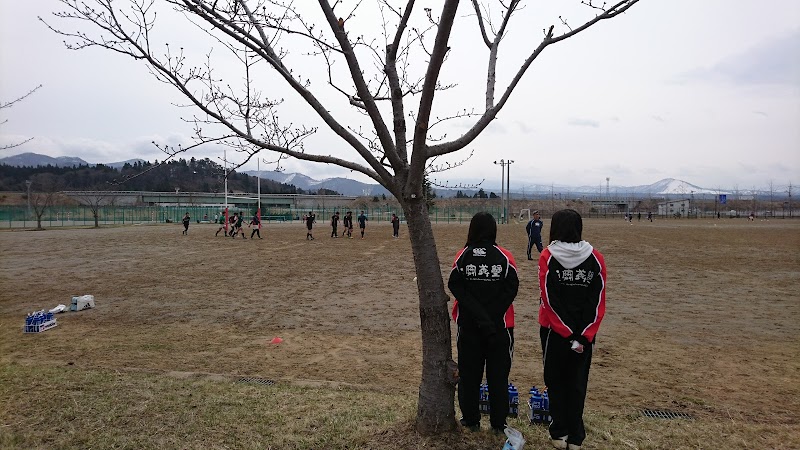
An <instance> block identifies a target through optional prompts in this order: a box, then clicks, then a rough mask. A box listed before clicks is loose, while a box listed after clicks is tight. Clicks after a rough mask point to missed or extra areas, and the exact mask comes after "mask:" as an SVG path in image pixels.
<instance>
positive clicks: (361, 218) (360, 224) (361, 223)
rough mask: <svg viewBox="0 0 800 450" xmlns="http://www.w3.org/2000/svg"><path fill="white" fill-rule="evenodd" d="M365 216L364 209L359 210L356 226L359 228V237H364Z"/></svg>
mask: <svg viewBox="0 0 800 450" xmlns="http://www.w3.org/2000/svg"><path fill="white" fill-rule="evenodd" d="M368 220H369V219H367V216H366V215H364V211H361V214H359V215H358V228H360V229H361V239H364V231H365V230H366V228H367V221H368Z"/></svg>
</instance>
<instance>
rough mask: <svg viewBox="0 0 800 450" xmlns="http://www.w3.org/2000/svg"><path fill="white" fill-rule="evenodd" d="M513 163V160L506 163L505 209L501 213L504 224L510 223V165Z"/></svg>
mask: <svg viewBox="0 0 800 450" xmlns="http://www.w3.org/2000/svg"><path fill="white" fill-rule="evenodd" d="M513 162H514V160H513V159H509V160H508V161H506V197H507V199H506V209H505V210H504V211H503V213H504V215H505V218H506V223H510V221H509V220H508V213H509V210H510V209H511V164H512V163H513Z"/></svg>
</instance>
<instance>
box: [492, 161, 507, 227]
mask: <svg viewBox="0 0 800 450" xmlns="http://www.w3.org/2000/svg"><path fill="white" fill-rule="evenodd" d="M494 163H495V164H499V165H500V211H502V210H503V208H504V207H505V205H504V204H503V203H504V200H503V198H504V197H503V194H504V190H503V189H504V188H505V184H506V180H505V176H506V168H505V165H506V162H505V160H502V159H501V160H500V162H497V161H495V162H494ZM500 214H501V215H502V214H503V213H502V212H501V213H500ZM500 220H501V223H502V220H503V218H502V217H501V218H500Z"/></svg>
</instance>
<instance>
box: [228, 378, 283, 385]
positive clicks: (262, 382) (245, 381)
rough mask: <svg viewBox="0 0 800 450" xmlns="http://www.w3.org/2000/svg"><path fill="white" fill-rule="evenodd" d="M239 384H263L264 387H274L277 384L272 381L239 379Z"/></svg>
mask: <svg viewBox="0 0 800 450" xmlns="http://www.w3.org/2000/svg"><path fill="white" fill-rule="evenodd" d="M236 382H237V383H255V384H263V385H264V386H272V385H273V384H275V382H274V381H272V380H265V379H263V378H239V379H238V380H236Z"/></svg>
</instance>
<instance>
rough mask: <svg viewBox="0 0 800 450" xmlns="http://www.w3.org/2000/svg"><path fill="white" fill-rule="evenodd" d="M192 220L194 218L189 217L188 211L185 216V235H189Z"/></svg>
mask: <svg viewBox="0 0 800 450" xmlns="http://www.w3.org/2000/svg"><path fill="white" fill-rule="evenodd" d="M191 221H192V218H191V217H189V213H188V212H187V213H186V214H185V215H184V216H183V235H184V236H188V235H189V222H191Z"/></svg>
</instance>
